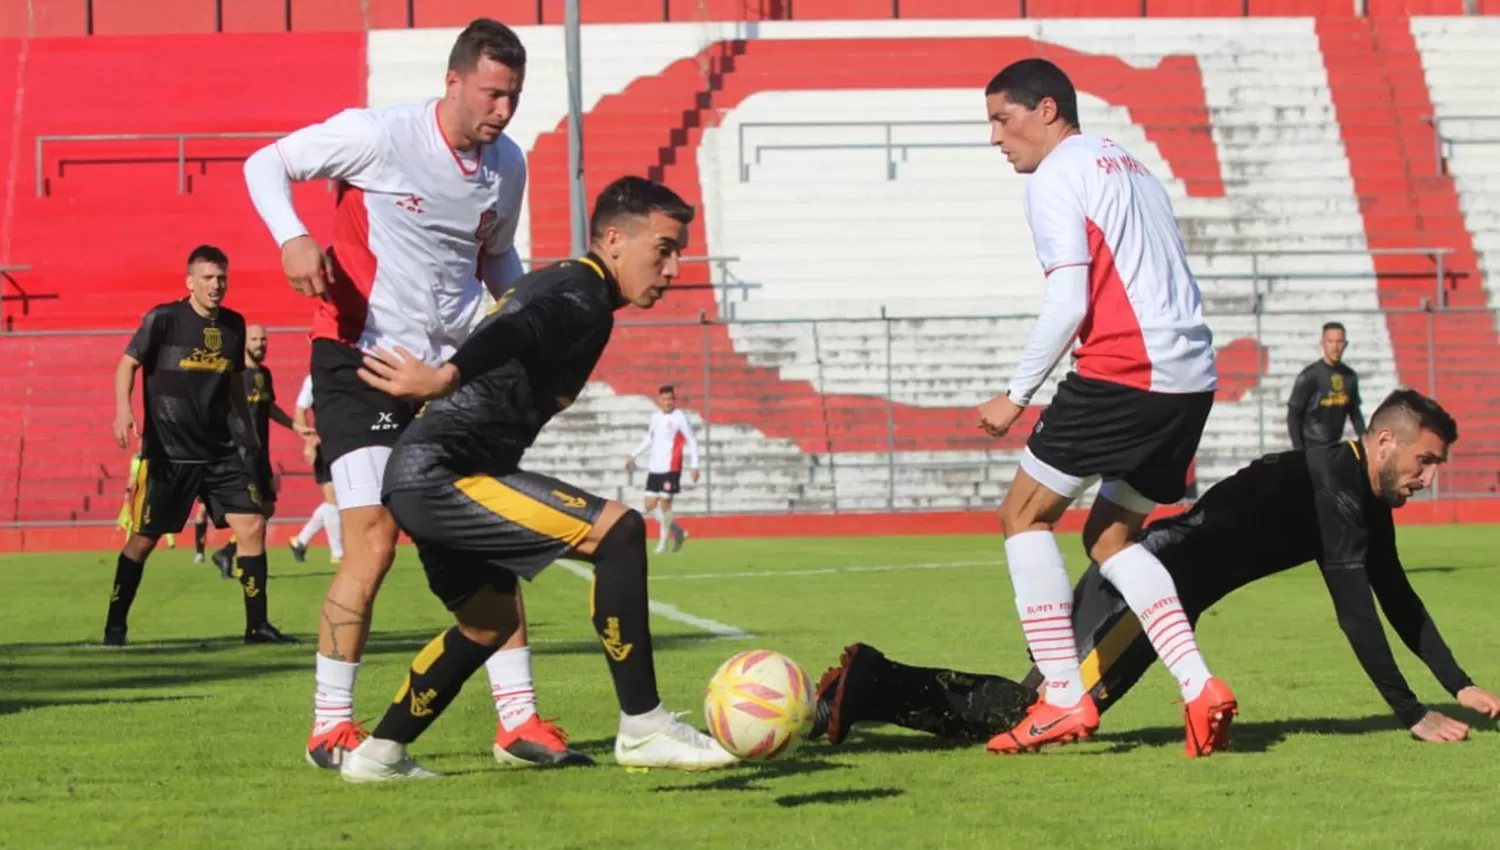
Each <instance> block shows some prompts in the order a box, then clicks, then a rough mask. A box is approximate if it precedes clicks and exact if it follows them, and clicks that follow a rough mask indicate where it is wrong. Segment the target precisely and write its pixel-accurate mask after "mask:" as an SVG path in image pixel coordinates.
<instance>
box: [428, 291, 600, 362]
mask: <svg viewBox="0 0 1500 850" xmlns="http://www.w3.org/2000/svg"><path fill="white" fill-rule="evenodd" d="M592 318H593V316H592V313H591V312H590V310H589V308H588V306H587V305H586V304H584V303H582V301H581V300H580V299H574V298H571V297H569V296H568V295H567V294H564V293H559V294H556V295H551V296H548V297H544V298H540V299H538V300H536V301H533V302H532V303H530V304H527V305H525V306H524V307H522V308H521V309H519V310H516V311H515V312H513V313H505V314H503V315H497V316H493V317H491V318H489V319H487V320H485V321H484V322H483V323H482V324H480V326H479V328H478V329H477V330H475V331H474V333H473V334H471V335H470V336H469V338H468V339H467V340H464V344H463V345H461V346H459V348H458V350H457V351H455V352H454V353H453V356H452V357H450V358H448V362H449V363H451V364H453V366H454V367H455V368H456V369H458V375H459V383H460V384H466V383H468V382H470V381H472V380H474V379H475V378H477V377H479V376H480V375H483V374H484V373H485V372H488V371H490V370H491V369H497V368H499V367H501V366H504V365H505V364H506V363H509V362H510V361H512V360H520V361H522V362H526V361H530V360H533V359H535V358H537V357H540V356H541V355H542V353H543V352H545V351H546V350H547V349H548V347H549V346H553V345H571V344H572V342H573V340H574V338H575V337H576V336H577V334H578V333H580V332H581V330H582V329H583V328H584V327H585V326H586V325H587V324H589V323H590V322H591V321H592Z"/></svg>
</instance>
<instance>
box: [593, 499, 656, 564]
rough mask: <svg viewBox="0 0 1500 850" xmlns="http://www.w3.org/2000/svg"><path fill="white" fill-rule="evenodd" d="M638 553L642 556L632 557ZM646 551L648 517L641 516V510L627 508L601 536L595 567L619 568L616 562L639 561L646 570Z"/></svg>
mask: <svg viewBox="0 0 1500 850" xmlns="http://www.w3.org/2000/svg"><path fill="white" fill-rule="evenodd" d="M636 553H639V554H640V555H641V557H640V558H634V557H631V556H632V555H634V554H636ZM645 553H646V519H645V518H644V517H642V516H641V514H640V511H635V510H631V509H630V508H626V509H625V512H624V513H622V514H620V515H619V516H618V518H616V519H615V521H614V522H613V523H611V524H610V526H609V528H608V529H606V530H605V532H604V536H603V537H602V538H600V540H599V545H598V546H597V547H596V548H595V550H594V566H595V569H598V568H600V567H604V568H606V569H616V568H618V567H616V564H633V563H636V562H639V563H640V565H641V569H642V570H644V569H645V562H646V559H645ZM606 564H607V565H608V566H606Z"/></svg>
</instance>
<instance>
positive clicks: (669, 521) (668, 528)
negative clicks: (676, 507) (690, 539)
mask: <svg viewBox="0 0 1500 850" xmlns="http://www.w3.org/2000/svg"><path fill="white" fill-rule="evenodd" d="M676 527H677V520H676V518H675V517H674V515H673V513H672V509H671V508H664V509H663V510H662V512H661V542H662V543H663V544H665V543H666V542H667V538H668V537H669V536H671V534H672V530H673V529H675V528H676Z"/></svg>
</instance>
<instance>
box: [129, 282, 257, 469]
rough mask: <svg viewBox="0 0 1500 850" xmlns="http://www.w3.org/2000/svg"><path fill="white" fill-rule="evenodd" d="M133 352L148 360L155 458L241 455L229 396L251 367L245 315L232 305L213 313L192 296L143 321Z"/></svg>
mask: <svg viewBox="0 0 1500 850" xmlns="http://www.w3.org/2000/svg"><path fill="white" fill-rule="evenodd" d="M125 353H126V354H127V355H129V356H130V357H131V358H132V359H134V360H135V361H136V362H138V363H140V364H141V374H142V376H143V377H142V382H141V383H142V393H143V395H144V397H145V410H146V421H145V427H144V428H143V429H142V434H141V456H142V457H143V458H145V459H147V460H171V461H175V462H178V463H209V462H212V461H215V460H219V459H221V458H226V457H230V456H232V455H234V454H235V452H236V450H235V445H234V438H233V434H232V432H231V429H230V425H229V422H230V417H231V416H232V413H231V408H230V402H229V395H230V387H231V384H230V382H231V381H235V380H239V378H238V377H237V373H239V372H242V371H244V369H245V319H244V317H243V316H241V315H240V314H239V313H236V312H235V311H233V310H228V309H225V308H222V307H221V308H219V310H218V311H217V312H216V313H215V314H214V315H213V316H211V317H207V318H205V317H203V316H200V315H198V313H197V312H196V311H195V310H193V307H192V305H191V304H190V303H188V300H187V299H186V298H184V299H182V300H180V301H172V302H169V303H166V304H159V305H157V306H156V307H153V308H151V310H150V311H148V312H147V313H146V315H145V317H144V318H143V319H142V320H141V325H140V327H139V328H138V329H137V330H136V332H135V336H133V337H131V339H130V344H129V345H127V346H126V347H125Z"/></svg>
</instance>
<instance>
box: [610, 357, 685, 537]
mask: <svg viewBox="0 0 1500 850" xmlns="http://www.w3.org/2000/svg"><path fill="white" fill-rule="evenodd" d="M656 406H657V407H658V408H659V409H658V410H657V411H656V412H655V413H653V414H651V424H650V425H648V426H647V427H646V436H645V437H644V438H642V440H641V443H640V445H638V446H636V447H635V451H633V452H631V453H630V457H628V458H626V459H625V468H626V469H634V468H635V459H636V458H638V457H640V456H641V452H644V451H646V450H647V449H649V450H650V451H651V454H650V457H649V460H648V461H647V466H646V503H645V507H646V513H647V514H651V515H654V516H655V517H656V520H657V522H659V523H661V530H660V532H659V533H658V536H657V541H656V553H657V554H658V555H660V554H661V553H662V552H665V551H666V550H667V537H668V536H671V538H672V551H673V552H676V551H679V550H680V549H682V542H683V541H684V540H686V539H687V536H688V533H687V529H685V528H683V527H682V526H680V525H678V524H677V520H676V519H675V518H674V517H673V516H672V500H673V499H674V498H676V496H677V494H678V493H680V492H682V456H683V454H684V452H686V454H687V460H688V468H689V469H690V470H691V471H692V476H693V483H694V484H696V483H698V438H697V437H695V436H693V423H691V422H689V421H688V418H687V414H686V413H683V412H682V411H681V410H678V409H677V391H676V390H675V389H674V388H672V387H671V386H670V385H668V386H664V387H662V388H661V389H659V390H657V391H656Z"/></svg>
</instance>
